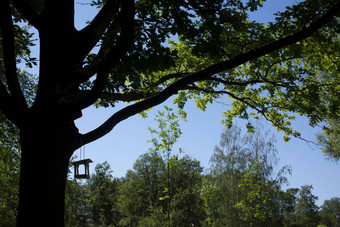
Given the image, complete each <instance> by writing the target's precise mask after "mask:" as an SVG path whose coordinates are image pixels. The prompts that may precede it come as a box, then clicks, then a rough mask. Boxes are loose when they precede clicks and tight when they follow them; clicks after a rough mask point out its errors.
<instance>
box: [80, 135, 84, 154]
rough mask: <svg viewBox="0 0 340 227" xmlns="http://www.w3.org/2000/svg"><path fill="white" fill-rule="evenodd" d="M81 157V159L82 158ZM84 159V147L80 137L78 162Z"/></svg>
mask: <svg viewBox="0 0 340 227" xmlns="http://www.w3.org/2000/svg"><path fill="white" fill-rule="evenodd" d="M82 155H83V157H82ZM82 159H85V146H84V145H83V136H82V135H81V136H80V148H79V160H82Z"/></svg>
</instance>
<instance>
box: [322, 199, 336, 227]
mask: <svg viewBox="0 0 340 227" xmlns="http://www.w3.org/2000/svg"><path fill="white" fill-rule="evenodd" d="M319 214H320V217H321V219H322V220H321V223H322V224H324V225H326V226H335V227H338V226H340V220H339V219H340V198H339V197H334V198H331V199H329V200H325V201H324V203H323V204H322V206H321V210H320V212H319Z"/></svg>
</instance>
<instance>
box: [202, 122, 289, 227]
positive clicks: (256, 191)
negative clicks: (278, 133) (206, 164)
mask: <svg viewBox="0 0 340 227" xmlns="http://www.w3.org/2000/svg"><path fill="white" fill-rule="evenodd" d="M260 131H261V130H260V129H259V128H255V129H254V134H249V135H245V136H242V134H241V130H240V129H239V128H238V127H236V126H233V127H232V128H231V129H227V130H226V131H225V132H224V133H223V134H222V136H221V142H220V147H219V146H216V148H215V151H214V153H213V155H212V158H211V169H210V174H211V178H210V179H211V182H212V185H213V191H214V198H210V201H209V202H208V203H209V204H210V206H212V207H214V208H213V209H210V211H211V210H215V211H213V216H212V217H210V218H212V219H213V220H212V222H215V225H216V226H221V225H223V226H249V225H252V226H280V224H281V225H282V221H283V212H282V209H280V206H281V203H282V201H281V200H282V198H281V197H282V193H283V192H282V190H281V186H282V184H284V183H286V181H287V180H286V178H285V177H284V174H285V173H286V171H289V167H288V166H285V167H283V168H282V169H281V170H280V171H278V175H277V177H274V176H273V173H274V172H273V171H274V167H275V166H276V165H277V161H278V159H277V156H276V155H277V150H276V148H275V145H274V144H275V139H274V138H271V137H269V133H268V132H266V133H265V134H264V135H262V134H261V133H260ZM210 187H211V186H210ZM208 206H209V205H208Z"/></svg>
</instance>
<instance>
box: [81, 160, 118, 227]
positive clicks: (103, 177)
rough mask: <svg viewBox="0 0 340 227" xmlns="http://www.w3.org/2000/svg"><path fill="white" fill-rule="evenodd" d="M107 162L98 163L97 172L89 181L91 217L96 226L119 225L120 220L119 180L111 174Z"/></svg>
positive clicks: (91, 221)
mask: <svg viewBox="0 0 340 227" xmlns="http://www.w3.org/2000/svg"><path fill="white" fill-rule="evenodd" d="M111 172H112V171H111V170H110V165H109V164H108V163H107V162H104V163H102V164H97V165H96V167H95V174H93V175H92V176H91V178H90V179H89V180H88V181H87V187H86V188H87V189H88V191H89V192H88V193H89V196H88V203H89V206H90V210H89V211H90V212H89V217H88V218H89V219H90V223H91V224H92V225H94V226H117V225H118V222H119V220H120V214H119V211H118V206H117V200H118V187H119V184H120V182H119V180H118V179H116V178H113V177H112V175H111Z"/></svg>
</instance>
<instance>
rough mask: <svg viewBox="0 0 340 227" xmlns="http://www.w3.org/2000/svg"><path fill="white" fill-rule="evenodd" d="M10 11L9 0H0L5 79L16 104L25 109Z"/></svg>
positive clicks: (0, 26)
mask: <svg viewBox="0 0 340 227" xmlns="http://www.w3.org/2000/svg"><path fill="white" fill-rule="evenodd" d="M10 12H11V8H10V3H9V1H8V0H2V1H0V28H1V37H2V40H1V41H2V50H3V61H4V66H5V75H6V81H7V86H8V89H9V92H10V95H11V97H12V98H13V99H14V100H15V102H16V105H19V106H20V109H27V104H26V101H25V98H24V95H23V93H22V91H21V87H20V84H19V80H18V75H17V67H16V57H15V46H14V28H13V21H12V15H11V14H10Z"/></svg>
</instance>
